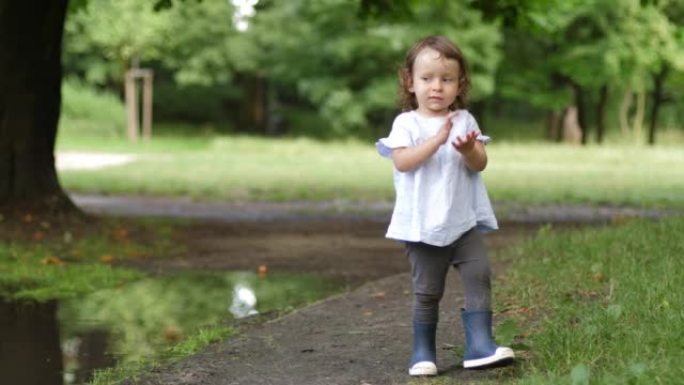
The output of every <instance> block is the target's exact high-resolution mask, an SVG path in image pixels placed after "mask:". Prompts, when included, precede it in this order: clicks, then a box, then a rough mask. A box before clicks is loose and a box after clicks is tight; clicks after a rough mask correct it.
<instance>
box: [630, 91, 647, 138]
mask: <svg viewBox="0 0 684 385" xmlns="http://www.w3.org/2000/svg"><path fill="white" fill-rule="evenodd" d="M636 102H637V103H636V111H635V112H634V121H633V123H632V124H633V126H634V137H635V138H636V140H637V142H638V143H642V140H643V134H642V128H643V126H644V116H645V115H646V90H643V89H642V90H640V91H639V92H637V95H636Z"/></svg>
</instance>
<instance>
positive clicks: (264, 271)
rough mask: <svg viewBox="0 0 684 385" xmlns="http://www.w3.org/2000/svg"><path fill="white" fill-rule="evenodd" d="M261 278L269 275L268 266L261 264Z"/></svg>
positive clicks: (259, 272)
mask: <svg viewBox="0 0 684 385" xmlns="http://www.w3.org/2000/svg"><path fill="white" fill-rule="evenodd" d="M258 274H259V278H261V279H264V278H266V276H267V275H268V266H266V265H259V269H258Z"/></svg>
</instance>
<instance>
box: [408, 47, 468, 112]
mask: <svg viewBox="0 0 684 385" xmlns="http://www.w3.org/2000/svg"><path fill="white" fill-rule="evenodd" d="M459 72H460V69H459V65H458V62H457V61H456V60H454V59H447V58H445V57H444V56H443V55H441V54H440V53H439V52H437V51H435V50H434V49H432V48H424V49H423V50H422V51H420V52H419V53H418V56H416V60H415V62H414V63H413V76H412V77H411V86H410V87H409V91H411V92H413V93H414V94H415V95H416V101H417V102H418V113H420V114H421V115H423V116H427V117H433V116H444V115H446V114H448V113H449V106H450V105H451V104H452V103H453V102H454V101H455V100H456V97H457V96H458V91H459V90H458V75H459Z"/></svg>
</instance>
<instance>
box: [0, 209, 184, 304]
mask: <svg viewBox="0 0 684 385" xmlns="http://www.w3.org/2000/svg"><path fill="white" fill-rule="evenodd" d="M155 223H156V222H153V221H148V222H147V223H145V222H139V225H142V226H145V228H146V231H148V232H149V233H150V234H153V235H151V236H150V237H151V238H153V239H155V241H154V242H152V243H149V242H147V243H146V242H140V241H136V240H135V239H130V238H129V235H128V234H129V233H128V229H127V228H126V227H125V226H124V224H123V223H121V222H119V221H116V220H112V221H104V222H100V224H98V225H94V226H93V227H94V228H97V231H98V233H97V234H93V233H90V232H88V231H86V232H85V233H84V232H83V231H82V229H80V230H78V229H74V230H72V229H70V228H67V227H65V228H62V227H61V226H60V225H54V224H50V223H48V222H45V221H33V223H30V224H25V225H24V226H23V227H22V229H21V232H22V233H23V234H20V235H18V236H16V237H14V238H15V239H5V240H3V239H1V238H0V297H4V298H8V299H16V300H21V299H24V300H35V301H45V300H49V299H66V298H74V297H78V296H81V295H84V294H88V293H91V292H93V291H96V290H100V289H104V288H109V287H115V286H120V285H122V284H124V283H127V282H131V281H134V280H137V279H140V278H141V277H142V276H143V274H141V273H140V272H137V271H135V270H131V269H126V268H113V267H112V263H116V262H121V261H125V260H127V259H131V258H144V257H146V256H149V255H163V254H164V253H165V252H168V251H169V250H170V248H171V245H170V244H169V243H168V242H167V238H166V235H167V232H168V227H167V226H163V225H160V224H158V223H157V224H156V225H155ZM0 225H2V223H1V222H0ZM11 231H14V232H17V231H18V230H16V229H15V230H11ZM29 234H30V235H29Z"/></svg>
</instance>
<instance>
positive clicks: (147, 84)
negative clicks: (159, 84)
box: [143, 70, 154, 140]
mask: <svg viewBox="0 0 684 385" xmlns="http://www.w3.org/2000/svg"><path fill="white" fill-rule="evenodd" d="M153 76H154V75H153V74H152V70H147V71H145V74H144V77H143V138H144V139H145V140H150V139H151V138H152V77H153Z"/></svg>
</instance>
